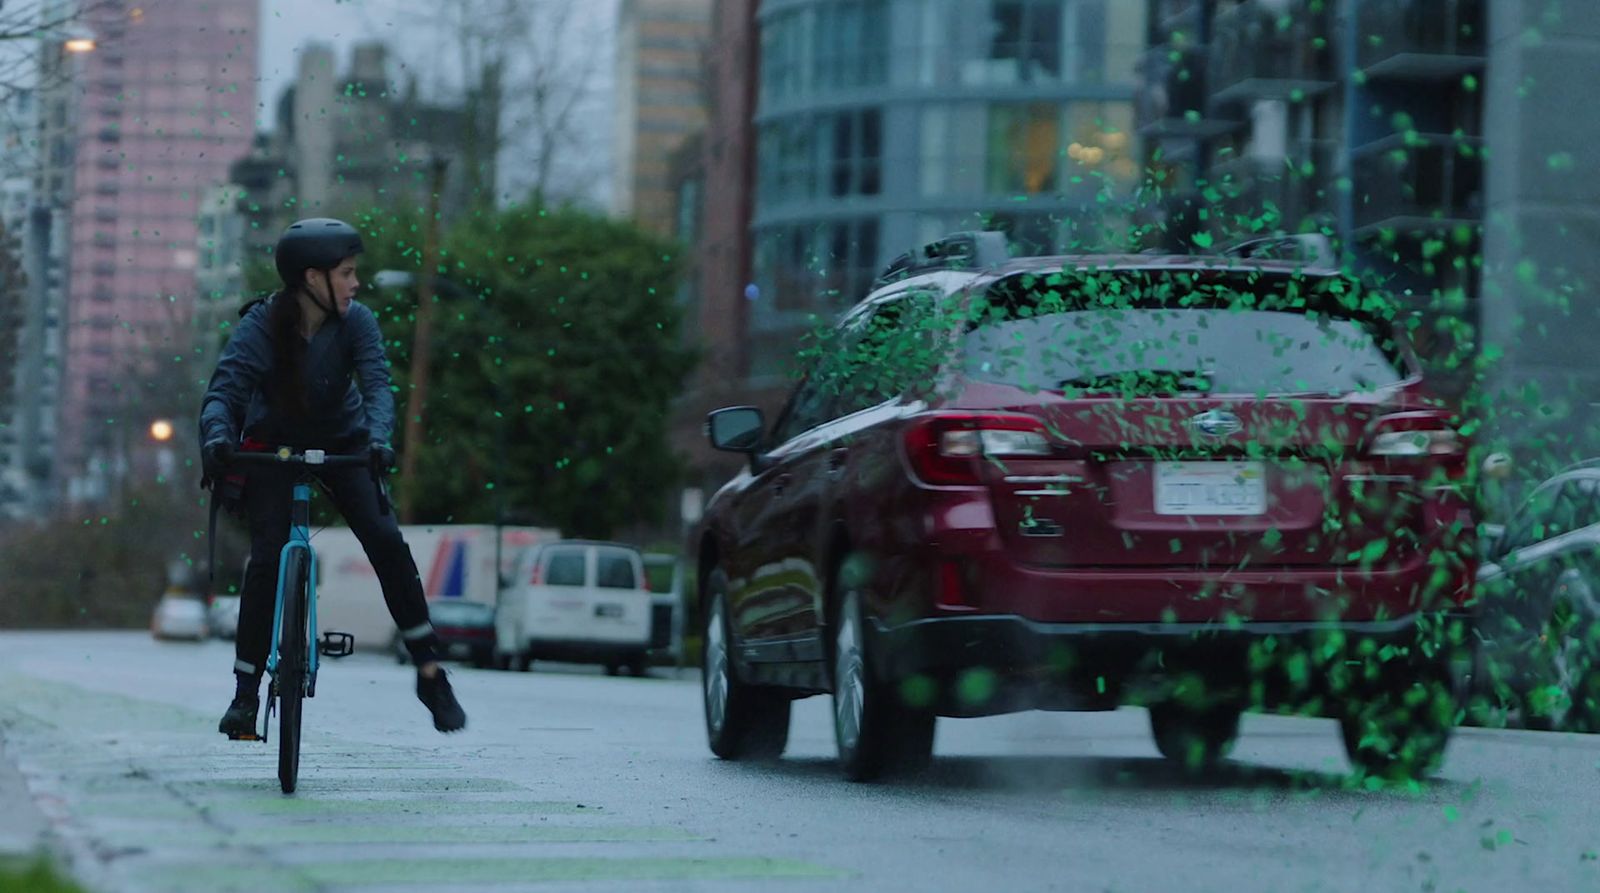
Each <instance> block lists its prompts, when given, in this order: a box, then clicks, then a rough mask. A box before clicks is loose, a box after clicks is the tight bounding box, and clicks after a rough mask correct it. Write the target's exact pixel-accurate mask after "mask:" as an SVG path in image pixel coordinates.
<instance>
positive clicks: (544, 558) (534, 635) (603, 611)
mask: <svg viewBox="0 0 1600 893" xmlns="http://www.w3.org/2000/svg"><path fill="white" fill-rule="evenodd" d="M652 614H653V602H652V598H651V593H650V590H649V588H648V586H647V584H646V582H645V572H644V559H643V556H641V555H640V553H639V550H638V549H637V548H635V547H633V546H630V545H626V544H623V543H611V542H593V541H588V540H556V541H554V542H549V543H541V544H538V545H535V546H533V547H531V548H529V549H528V550H526V551H525V552H524V553H523V554H522V555H521V556H520V557H519V559H518V561H517V564H516V569H515V570H514V571H513V573H512V579H511V585H510V586H508V587H505V588H503V589H502V590H501V592H500V602H499V607H498V611H497V612H496V619H495V628H496V637H495V638H496V658H497V660H498V662H499V663H500V664H501V665H503V666H510V667H514V668H516V669H520V670H526V669H528V667H529V666H530V664H531V662H532V661H534V660H536V659H547V660H559V661H570V662H575V663H598V664H602V665H604V666H605V668H606V672H607V673H609V674H612V675H615V674H617V673H618V672H620V671H621V669H622V668H623V667H626V668H628V670H629V671H630V672H631V673H633V674H634V675H636V676H642V675H644V674H645V673H646V672H647V670H648V667H649V663H648V652H649V649H650V647H651V620H652Z"/></svg>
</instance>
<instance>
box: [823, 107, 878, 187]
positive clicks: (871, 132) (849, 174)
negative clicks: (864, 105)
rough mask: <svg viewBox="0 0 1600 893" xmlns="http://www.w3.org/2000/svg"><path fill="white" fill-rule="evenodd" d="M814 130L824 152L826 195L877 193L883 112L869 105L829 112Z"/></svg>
mask: <svg viewBox="0 0 1600 893" xmlns="http://www.w3.org/2000/svg"><path fill="white" fill-rule="evenodd" d="M816 130H817V132H818V133H820V134H822V143H823V147H824V151H826V152H827V154H828V170H827V172H826V174H825V176H826V182H827V184H828V194H829V195H830V196H835V197H838V196H846V195H877V194H878V193H879V191H880V190H881V188H882V175H881V170H880V164H881V160H882V157H883V112H882V111H881V110H879V109H875V108H873V109H859V110H857V111H853V112H844V113H841V114H837V115H830V116H827V117H825V118H823V120H822V121H821V122H820V126H819V127H818V128H817V129H816Z"/></svg>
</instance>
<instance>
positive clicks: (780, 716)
mask: <svg viewBox="0 0 1600 893" xmlns="http://www.w3.org/2000/svg"><path fill="white" fill-rule="evenodd" d="M706 587H707V600H706V601H707V604H706V630H705V637H704V640H703V645H702V651H701V669H702V671H703V675H704V680H705V685H704V687H703V689H702V692H703V694H704V696H705V697H704V701H705V717H706V738H707V740H708V742H709V743H710V745H711V752H712V753H714V754H716V755H717V756H719V757H721V758H722V759H724V760H741V759H757V760H775V759H777V758H778V757H780V756H782V755H783V749H784V747H785V746H786V745H787V744H788V743H789V707H790V701H789V697H788V695H787V694H785V693H784V692H782V691H779V690H776V689H772V688H766V687H762V686H757V685H749V684H747V683H744V682H741V681H740V680H739V675H738V672H737V668H736V667H735V666H734V661H733V657H732V649H731V648H730V642H731V637H730V636H729V634H728V631H729V623H728V618H727V610H728V608H727V591H728V578H727V575H726V574H725V573H723V571H722V569H721V568H718V569H717V570H714V571H712V572H711V575H710V576H709V577H708V578H707V581H706Z"/></svg>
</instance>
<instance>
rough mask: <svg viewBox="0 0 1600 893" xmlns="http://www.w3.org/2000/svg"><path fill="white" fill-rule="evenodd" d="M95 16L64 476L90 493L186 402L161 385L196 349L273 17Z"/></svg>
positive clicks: (206, 12) (81, 133) (225, 0)
mask: <svg viewBox="0 0 1600 893" xmlns="http://www.w3.org/2000/svg"><path fill="white" fill-rule="evenodd" d="M89 10H90V12H89V16H88V19H89V21H88V24H89V26H90V27H91V28H92V29H93V31H94V33H95V36H96V39H97V43H98V47H97V49H96V50H95V51H94V52H92V53H89V54H87V57H86V59H85V66H84V68H83V80H82V82H81V92H80V94H79V98H78V115H77V137H78V138H77V153H76V159H75V161H74V188H73V202H72V209H71V254H70V267H69V269H70V273H69V278H68V293H67V308H66V325H67V330H66V350H65V357H64V359H65V368H64V379H63V387H62V392H61V405H60V415H59V425H60V429H59V431H60V437H59V438H58V441H57V443H58V445H59V450H60V453H61V455H60V458H61V460H62V462H61V464H60V465H59V466H58V468H59V472H58V474H59V475H60V478H62V479H74V478H76V479H77V480H78V482H79V486H78V487H75V488H73V489H77V490H79V491H80V497H82V498H94V497H96V496H100V495H103V494H104V490H103V489H102V487H103V483H104V481H105V480H106V475H107V472H109V473H110V475H111V476H115V475H116V474H117V471H116V469H115V466H117V465H118V464H120V462H121V461H122V460H124V459H126V457H128V456H129V455H130V453H133V454H136V453H137V452H138V450H137V447H138V445H139V443H140V441H141V440H142V438H143V437H144V431H145V430H146V429H147V427H148V425H149V422H150V421H151V420H150V419H148V418H144V416H146V415H151V414H154V413H158V412H160V413H170V412H173V411H174V410H173V409H172V408H168V407H166V406H164V405H163V400H165V401H166V403H168V404H170V403H173V402H174V398H175V396H176V395H174V394H172V393H170V392H166V393H163V392H161V388H160V386H156V387H152V384H153V383H155V382H157V381H161V380H164V377H165V376H170V375H171V374H172V373H171V371H170V370H172V369H173V368H174V366H175V365H178V366H181V365H182V364H181V363H175V360H174V358H175V357H177V356H183V357H185V358H187V357H188V355H190V354H191V347H192V345H191V342H190V332H191V329H190V327H189V320H190V314H191V312H192V309H193V306H194V301H195V296H196V285H195V266H196V261H197V257H196V253H197V252H196V212H197V209H198V206H199V202H200V200H201V198H202V196H203V195H204V194H205V192H206V191H207V189H208V188H209V187H213V186H216V185H218V184H221V183H224V182H226V181H227V176H228V165H229V163H230V162H232V161H234V160H235V159H237V158H239V157H241V156H243V155H245V154H247V153H248V152H249V150H250V145H251V141H252V139H253V137H254V135H255V110H256V70H257V67H256V55H257V50H256V41H257V24H258V20H259V6H258V0H153V2H149V3H144V4H141V3H140V2H139V0H102V2H100V3H97V4H94V5H91V6H90V7H89ZM163 370H165V371H163ZM204 375H205V371H204V370H198V369H189V370H187V372H186V377H187V379H188V380H189V381H191V382H192V381H194V380H196V379H198V378H202V377H204ZM167 390H168V391H170V389H167ZM177 409H178V410H180V411H183V412H186V413H192V412H193V408H192V407H187V406H184V407H177ZM187 433H188V432H187V426H183V427H180V429H179V434H180V436H182V435H185V434H187ZM85 481H88V482H89V483H90V486H88V487H87V488H85V487H83V486H82V484H83V483H84V482H85ZM95 481H99V482H100V484H99V485H95V484H94V482H95ZM96 491H99V492H96Z"/></svg>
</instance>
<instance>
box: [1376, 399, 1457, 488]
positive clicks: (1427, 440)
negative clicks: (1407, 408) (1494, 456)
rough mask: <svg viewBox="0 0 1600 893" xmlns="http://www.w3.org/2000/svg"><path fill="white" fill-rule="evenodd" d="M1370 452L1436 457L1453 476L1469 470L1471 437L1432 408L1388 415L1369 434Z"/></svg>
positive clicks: (1390, 456) (1395, 456)
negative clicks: (1467, 464) (1468, 452)
mask: <svg viewBox="0 0 1600 893" xmlns="http://www.w3.org/2000/svg"><path fill="white" fill-rule="evenodd" d="M1367 455H1369V456H1373V457H1377V458H1384V459H1434V460H1438V461H1441V462H1443V463H1444V465H1445V467H1446V468H1447V469H1448V470H1449V472H1450V476H1451V477H1457V476H1459V475H1460V474H1462V473H1464V472H1465V470H1466V458H1467V441H1466V438H1465V437H1462V436H1461V433H1460V432H1459V431H1456V430H1455V429H1454V428H1452V427H1450V425H1449V424H1447V423H1446V422H1445V420H1444V419H1443V418H1441V417H1440V416H1439V415H1437V414H1435V413H1431V412H1402V413H1395V414H1394V415H1388V416H1384V417H1383V418H1381V419H1378V421H1377V422H1376V423H1375V424H1374V425H1373V427H1372V429H1371V430H1370V432H1369V434H1368V438H1367Z"/></svg>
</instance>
